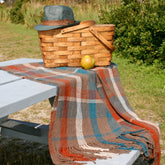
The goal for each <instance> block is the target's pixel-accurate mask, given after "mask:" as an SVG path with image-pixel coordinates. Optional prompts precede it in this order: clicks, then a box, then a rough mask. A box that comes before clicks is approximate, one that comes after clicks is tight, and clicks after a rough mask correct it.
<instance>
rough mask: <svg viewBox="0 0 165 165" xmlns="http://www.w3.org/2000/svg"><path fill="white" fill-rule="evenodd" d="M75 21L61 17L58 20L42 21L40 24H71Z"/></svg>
mask: <svg viewBox="0 0 165 165" xmlns="http://www.w3.org/2000/svg"><path fill="white" fill-rule="evenodd" d="M74 22H75V21H73V20H69V19H63V20H59V21H42V25H48V26H58V25H69V24H73V23H74Z"/></svg>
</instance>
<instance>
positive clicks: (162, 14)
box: [101, 0, 165, 68]
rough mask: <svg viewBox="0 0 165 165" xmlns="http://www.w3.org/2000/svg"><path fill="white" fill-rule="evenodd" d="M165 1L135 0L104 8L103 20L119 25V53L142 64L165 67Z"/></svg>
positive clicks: (117, 49)
mask: <svg viewBox="0 0 165 165" xmlns="http://www.w3.org/2000/svg"><path fill="white" fill-rule="evenodd" d="M164 20H165V1H164V0H158V1H147V0H146V1H144V2H143V3H138V2H131V3H128V4H125V3H124V4H123V5H120V6H118V7H113V8H110V9H109V11H107V10H106V11H104V10H102V11H101V22H102V23H113V24H115V25H116V30H115V43H114V44H115V46H116V52H117V54H118V55H121V56H123V57H125V58H128V59H130V61H132V62H137V63H139V64H141V63H145V64H152V65H154V66H156V67H161V68H164V67H165V21H164Z"/></svg>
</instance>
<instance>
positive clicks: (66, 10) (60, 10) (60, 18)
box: [34, 5, 80, 31]
mask: <svg viewBox="0 0 165 165" xmlns="http://www.w3.org/2000/svg"><path fill="white" fill-rule="evenodd" d="M79 23H80V21H75V20H74V14H73V11H72V9H71V8H70V7H67V6H63V5H57V6H45V7H44V17H43V20H42V24H39V25H36V26H34V29H36V30H38V31H45V30H52V29H57V28H64V27H69V26H74V25H78V24H79Z"/></svg>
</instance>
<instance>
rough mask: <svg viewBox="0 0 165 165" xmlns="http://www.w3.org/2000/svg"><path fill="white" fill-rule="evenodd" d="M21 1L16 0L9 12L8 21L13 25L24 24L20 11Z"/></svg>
mask: <svg viewBox="0 0 165 165" xmlns="http://www.w3.org/2000/svg"><path fill="white" fill-rule="evenodd" d="M22 4H23V0H16V1H15V3H14V5H13V7H12V9H11V10H10V20H11V22H12V23H15V24H19V23H21V24H24V16H23V14H22V11H21V7H22Z"/></svg>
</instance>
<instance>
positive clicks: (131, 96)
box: [0, 23, 165, 165]
mask: <svg viewBox="0 0 165 165" xmlns="http://www.w3.org/2000/svg"><path fill="white" fill-rule="evenodd" d="M0 36H1V37H0V61H5V60H12V59H16V58H42V56H41V53H40V48H39V42H38V34H37V31H35V30H32V29H27V28H25V26H23V25H13V24H10V23H0ZM112 61H113V62H115V63H116V64H117V65H118V69H119V74H120V78H121V81H122V84H123V87H124V89H125V92H126V95H127V97H128V100H129V102H130V104H131V106H132V107H133V109H134V110H135V111H136V113H137V114H138V115H139V117H141V118H142V119H144V120H149V121H151V122H153V123H159V126H160V130H161V148H162V158H161V165H163V164H165V124H164V121H165V110H164V107H165V103H164V100H165V71H163V70H156V69H155V68H154V67H152V66H144V65H141V66H140V65H137V64H133V63H129V61H128V60H126V59H123V58H121V57H120V58H119V57H117V55H115V53H114V54H113V60H112ZM50 112H51V108H50V105H49V103H48V101H43V102H41V103H38V104H36V105H33V106H31V107H29V108H26V109H25V110H22V111H20V112H17V113H15V114H13V115H11V116H10V117H11V118H15V119H19V120H24V121H32V122H38V123H43V124H47V123H49V118H50ZM43 116H44V117H43Z"/></svg>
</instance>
